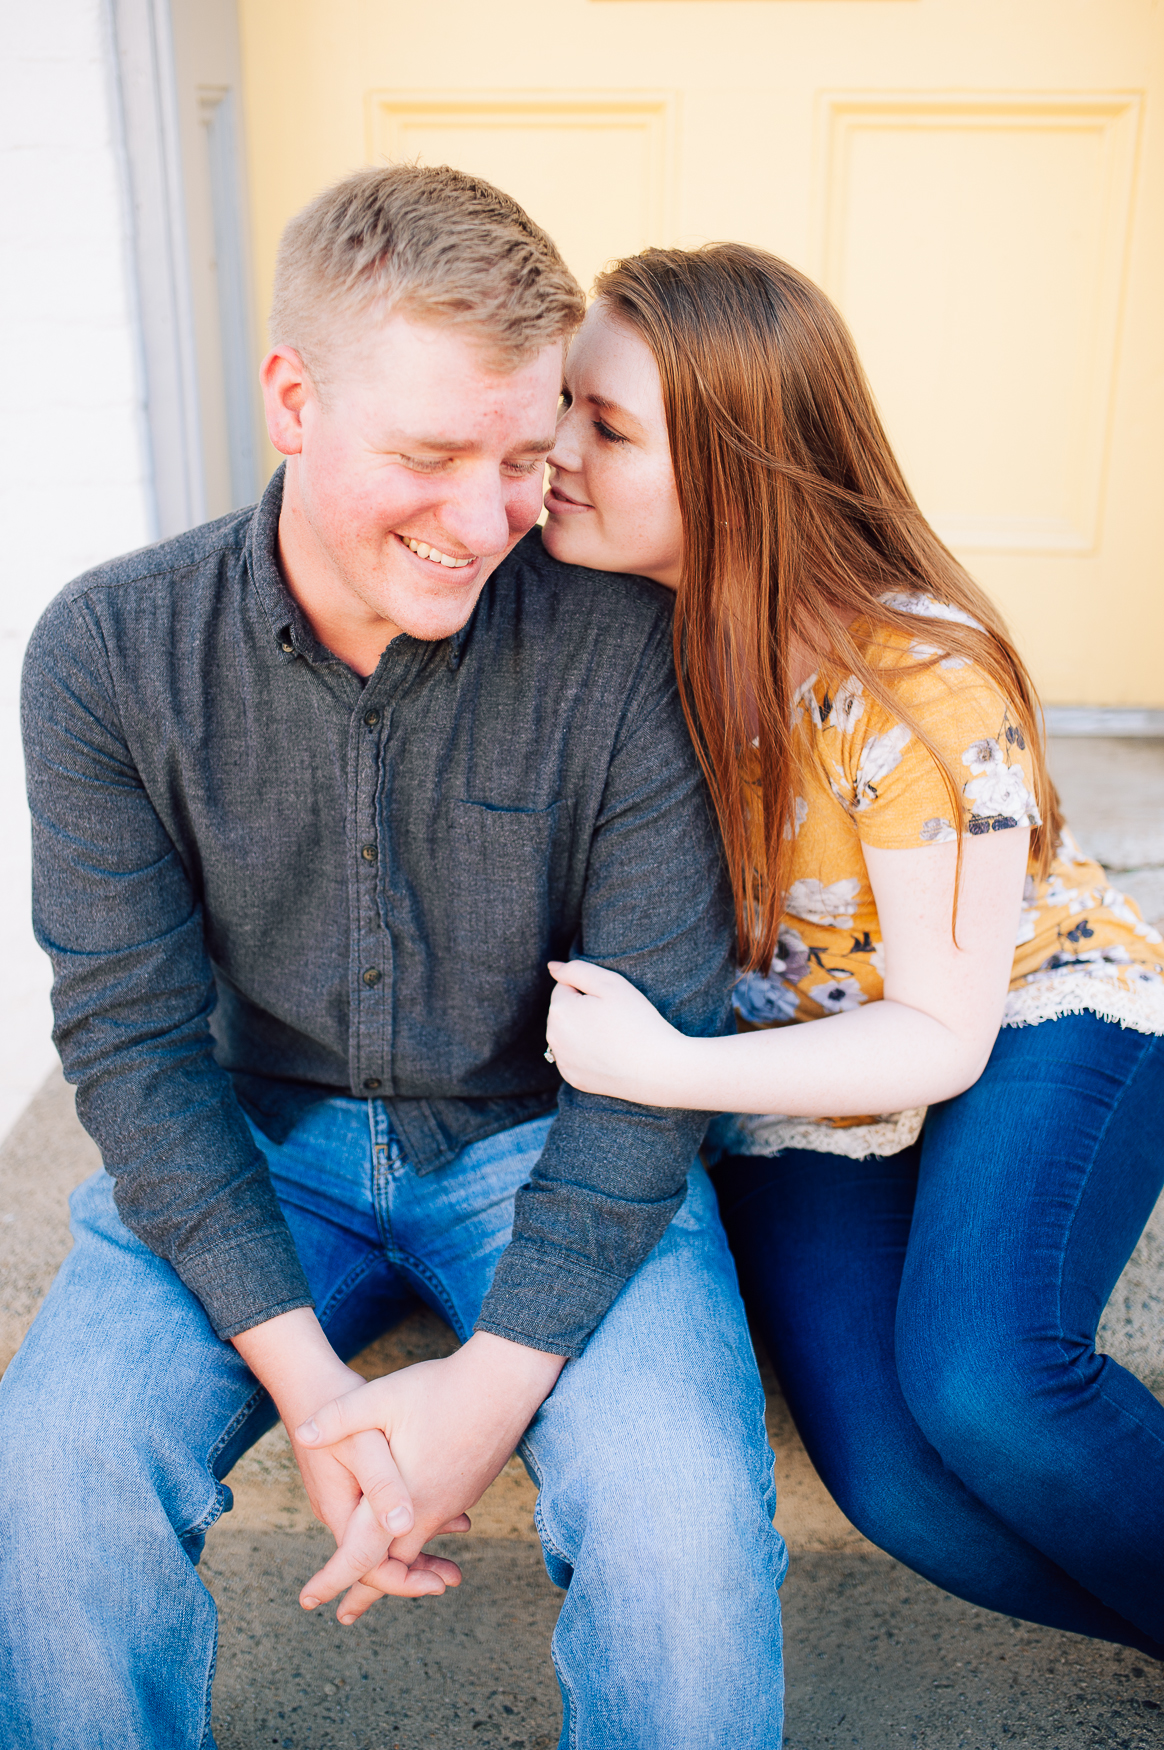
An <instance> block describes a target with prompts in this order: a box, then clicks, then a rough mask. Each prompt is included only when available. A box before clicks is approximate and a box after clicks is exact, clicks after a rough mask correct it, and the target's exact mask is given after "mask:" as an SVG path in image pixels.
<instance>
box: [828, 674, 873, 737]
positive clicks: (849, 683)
mask: <svg viewBox="0 0 1164 1750" xmlns="http://www.w3.org/2000/svg"><path fill="white" fill-rule="evenodd" d="M864 709H865V694H864V693H863V691H862V690H861V683H860V681H859V680H858V679H857V677H856V675H855V674H851V675H850V676H849V677H848V679H847V680H844V681H842V682H841V684H840V686H839V687H838V688H837V691H836V696H835V697H834V699H833V722H834V724H835V725H836V727H837V728H838V729H839V730H840V731H841V733H842V734H847V733H848V732H849V731H850V730H851V729H852V728H853V725H854V724H855V723H856V721H857V719H858V717H860V715H861V713H862V712H863V711H864Z"/></svg>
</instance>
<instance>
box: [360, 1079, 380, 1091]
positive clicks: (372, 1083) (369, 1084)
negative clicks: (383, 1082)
mask: <svg viewBox="0 0 1164 1750" xmlns="http://www.w3.org/2000/svg"><path fill="white" fill-rule="evenodd" d="M364 1086H365V1087H366V1088H367V1090H368V1092H369V1093H370V1094H374V1093H375V1092H376V1089H377V1088H378V1087H379V1086H380V1078H379V1076H365V1077H364Z"/></svg>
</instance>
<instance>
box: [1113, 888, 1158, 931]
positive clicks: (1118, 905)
mask: <svg viewBox="0 0 1164 1750" xmlns="http://www.w3.org/2000/svg"><path fill="white" fill-rule="evenodd" d="M1103 904H1104V905H1105V906H1106V908H1107V910H1108V911H1110V913H1111V915H1112V917H1113V918H1118V919H1119V920H1120V922H1121V924H1131V926H1132V928H1133V929H1134V930H1135V932H1136V934H1137V936H1142V937H1143V938H1144V940H1145V941H1146V942H1159V941H1160V939H1161V937H1160V932H1159V930H1157V929H1154V928H1153V926H1152V925H1151V924H1147V923H1145V922H1144V920H1143V918H1138V917H1137V916H1136V914H1135V912H1134V911H1133V910H1132V908H1131V906H1130V905H1129V904H1128V902H1127V900H1126V899H1125V898H1124V896H1123V894H1122V893H1117V892H1116V890H1115V888H1114V887H1109V888H1108V889H1107V890H1106V892H1105V893H1104V896H1103Z"/></svg>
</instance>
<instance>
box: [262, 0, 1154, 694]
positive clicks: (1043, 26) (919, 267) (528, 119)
mask: <svg viewBox="0 0 1164 1750" xmlns="http://www.w3.org/2000/svg"><path fill="white" fill-rule="evenodd" d="M240 14H241V20H242V39H243V58H244V69H245V78H246V90H247V119H248V135H249V150H250V162H251V175H252V190H253V200H252V206H253V213H254V222H255V258H256V263H257V280H258V286H259V296H260V299H261V300H263V302H264V303H265V299H266V295H267V291H268V288H269V286H270V277H271V265H272V262H273V258H274V251H275V244H276V241H277V238H278V234H279V230H280V228H281V226H282V225H283V223H284V221H285V220H286V218H287V217H288V216H289V215H290V214H291V213H292V212H294V211H295V210H296V208H297V207H299V206H300V205H302V203H303V202H304V201H305V200H307V199H308V197H309V196H310V195H311V194H313V193H314V192H315V191H316V190H317V189H318V188H320V187H321V186H322V185H323V184H325V183H326V182H328V181H330V180H333V179H334V178H336V177H338V176H340V175H342V174H343V173H344V172H345V171H347V170H349V169H351V168H353V167H354V166H356V165H359V164H363V163H374V162H381V161H384V160H387V159H390V158H414V157H420V158H421V159H423V160H424V161H426V162H429V163H440V162H448V163H452V164H457V165H460V166H462V167H464V168H466V169H470V170H474V171H476V172H478V173H480V174H482V175H484V176H486V177H489V178H490V179H491V180H493V181H495V182H498V183H499V184H501V185H502V186H503V187H505V188H506V189H508V190H509V191H510V192H511V193H512V194H514V195H515V196H516V197H517V198H518V199H519V200H521V201H522V202H523V203H524V204H525V205H526V206H527V207H528V209H529V211H530V212H531V214H532V215H533V217H534V218H536V219H537V220H538V221H539V222H540V223H541V224H543V225H544V226H546V228H547V229H548V230H549V231H550V232H551V233H552V234H553V235H554V236H555V237H556V238H557V240H558V241H559V243H560V244H561V245H562V247H563V249H564V251H565V254H566V255H567V257H568V259H569V260H570V262H571V264H572V266H573V267H574V269H575V271H576V272H577V273H578V275H579V277H580V278H581V279H582V280H583V282H584V283H586V284H589V282H590V281H591V280H592V279H593V277H594V274H595V272H596V271H597V269H598V268H599V267H600V266H601V265H602V263H603V261H605V260H606V259H608V258H610V257H613V256H617V255H619V254H623V253H628V252H630V251H633V250H635V249H638V248H641V247H642V246H643V245H644V244H647V243H680V244H693V243H698V242H702V241H704V240H706V239H708V238H740V239H744V240H747V241H749V242H752V243H756V244H761V245H763V246H764V247H766V248H769V249H772V250H774V251H776V253H777V254H780V255H782V256H785V257H786V258H787V259H788V260H790V261H792V262H795V263H796V264H797V265H798V266H800V267H803V268H805V269H806V270H807V271H808V272H810V273H811V274H813V275H814V276H815V277H816V278H817V279H819V280H820V281H821V283H822V284H823V285H824V286H825V287H826V288H827V290H828V291H829V292H830V293H831V294H832V295H833V296H834V297H835V298H836V300H837V301H838V303H839V304H840V306H841V309H842V310H843V311H844V313H845V315H846V316H847V318H848V320H849V321H850V323H851V324H852V326H853V329H854V331H855V333H856V337H857V341H858V345H859V346H860V348H861V351H862V355H863V357H864V359H865V363H866V365H867V368H868V370H869V373H870V376H871V378H872V381H873V386H874V389H875V390H876V393H877V395H878V397H879V400H880V403H881V406H882V410H883V412H884V415H885V418H886V421H887V424H888V426H889V430H890V434H891V436H892V438H893V440H894V442H895V444H896V446H897V449H898V452H899V455H900V457H901V459H902V462H903V464H904V466H905V469H906V473H907V475H908V477H909V478H910V481H911V483H912V485H913V487H914V490H915V491H916V493H917V495H918V497H919V499H920V501H921V504H922V506H923V508H924V509H925V511H926V512H927V514H928V515H929V516H930V517H931V518H932V520H933V521H934V523H935V525H936V526H937V528H938V529H939V531H940V532H941V533H942V534H943V535H944V537H945V538H946V540H947V541H948V542H949V543H950V544H951V546H953V547H954V548H955V550H956V551H957V553H958V555H959V557H960V558H962V559H963V560H964V562H965V563H966V564H967V565H968V566H969V568H970V569H971V571H973V572H974V574H975V575H976V576H977V577H978V578H979V580H980V581H981V582H982V583H984V584H985V585H986V587H987V588H988V589H990V590H991V591H992V592H993V593H994V595H995V596H996V598H997V599H998V601H999V602H1000V603H1001V605H1002V607H1003V609H1004V611H1005V613H1006V614H1007V616H1008V618H1009V620H1010V623H1011V625H1012V627H1013V628H1014V629H1015V631H1016V632H1017V634H1018V636H1019V638H1020V641H1021V643H1022V644H1023V647H1024V649H1025V651H1026V653H1027V655H1028V656H1029V658H1030V659H1031V662H1032V664H1033V667H1034V670H1035V674H1036V678H1037V680H1038V682H1039V684H1040V686H1041V688H1042V691H1043V696H1044V698H1045V699H1046V700H1048V701H1049V702H1059V703H1068V704H1097V705H1120V704H1122V705H1146V706H1160V705H1164V636H1162V634H1164V590H1162V589H1161V587H1160V586H1161V559H1160V554H1161V551H1162V548H1164V539H1162V537H1164V526H1162V525H1164V485H1162V483H1161V482H1162V477H1164V397H1162V394H1161V391H1162V389H1164V144H1162V137H1161V130H1160V126H1159V117H1158V116H1157V114H1156V106H1158V105H1159V104H1160V103H1161V101H1162V100H1164V7H1160V6H1159V5H1157V4H1155V0H538V3H536V4H534V3H533V0H408V3H407V4H405V3H404V0H241V4H240Z"/></svg>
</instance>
